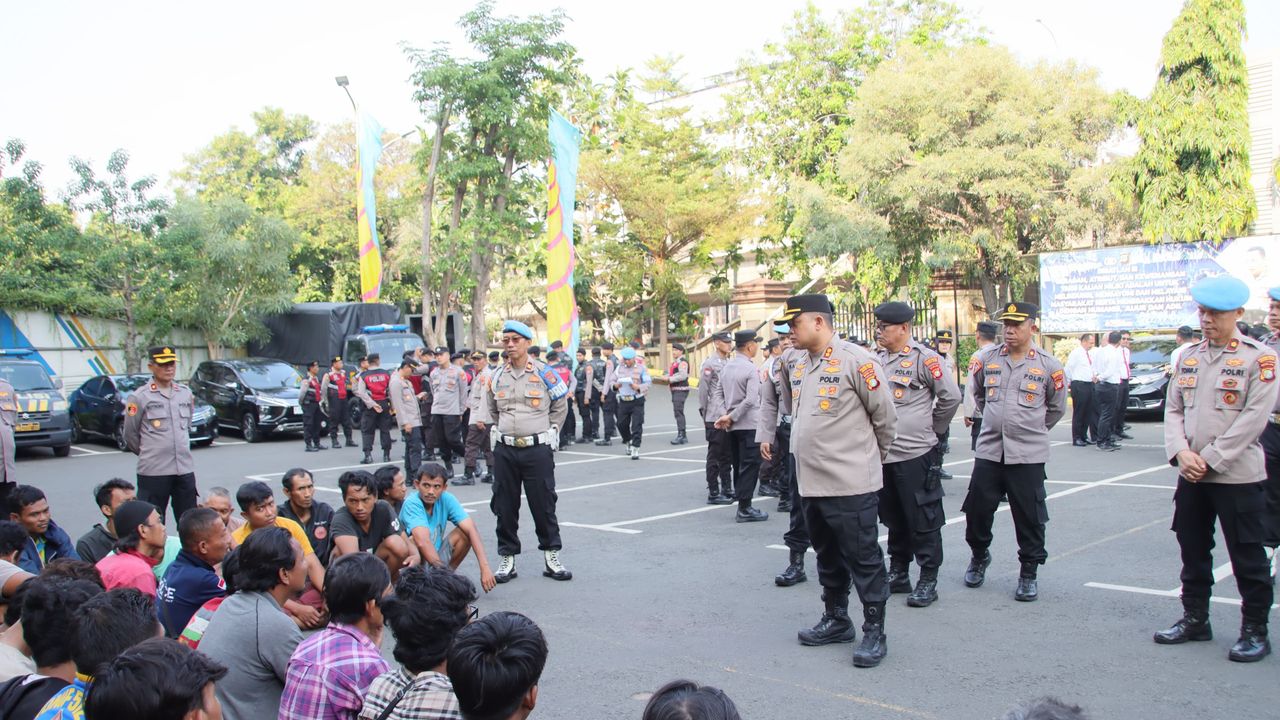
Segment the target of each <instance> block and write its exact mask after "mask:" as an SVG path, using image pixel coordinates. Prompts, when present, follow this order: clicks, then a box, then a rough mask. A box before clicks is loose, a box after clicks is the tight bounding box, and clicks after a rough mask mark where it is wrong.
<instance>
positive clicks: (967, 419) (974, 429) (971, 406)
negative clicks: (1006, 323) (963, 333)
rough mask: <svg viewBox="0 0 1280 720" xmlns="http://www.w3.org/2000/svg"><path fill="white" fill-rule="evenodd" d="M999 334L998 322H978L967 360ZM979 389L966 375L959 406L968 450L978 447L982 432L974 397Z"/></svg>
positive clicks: (980, 415)
mask: <svg viewBox="0 0 1280 720" xmlns="http://www.w3.org/2000/svg"><path fill="white" fill-rule="evenodd" d="M999 334H1000V325H999V324H998V323H994V322H991V321H990V320H983V321H982V322H980V323H978V332H977V333H975V335H974V340H975V341H977V344H978V349H977V350H975V351H974V352H973V355H970V356H969V362H970V363H972V362H973V358H975V357H977V355H978V353H980V352H982V351H983V350H985V349H987V348H988V347H989V346H991V345H994V344H996V337H997V336H998V335H999ZM967 366H968V365H967V364H966V367H967ZM980 389H981V388H978V387H975V386H974V384H973V383H971V382H969V381H968V378H967V377H966V379H965V383H964V400H963V402H962V403H961V405H960V406H961V408H962V410H961V413H962V414H963V416H964V424H965V427H967V428H969V449H970V450H977V449H978V435H979V434H980V433H981V432H982V413H981V412H980V411H979V410H978V402H977V399H976V393H977V391H978V390H980Z"/></svg>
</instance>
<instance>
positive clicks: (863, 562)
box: [800, 492, 889, 607]
mask: <svg viewBox="0 0 1280 720" xmlns="http://www.w3.org/2000/svg"><path fill="white" fill-rule="evenodd" d="M800 502H801V503H802V505H803V507H804V521H805V526H806V527H807V528H808V529H809V535H810V537H811V538H812V539H813V550H814V552H815V553H817V556H818V583H819V584H821V585H822V597H823V599H825V600H827V601H830V602H835V603H839V604H846V603H848V601H849V586H850V584H852V585H853V587H854V588H855V589H857V591H858V599H859V600H861V601H862V605H863V606H864V607H866V606H868V605H876V604H880V603H884V602H885V601H887V600H888V599H889V583H888V578H887V573H886V572H885V568H884V554H883V553H882V552H881V551H880V543H879V541H878V540H877V539H876V538H877V537H879V533H880V524H879V522H878V521H877V520H876V514H877V513H876V507H877V505H878V504H879V496H878V495H876V493H873V492H870V493H863V494H861V495H842V496H837V497H806V498H801V500H800Z"/></svg>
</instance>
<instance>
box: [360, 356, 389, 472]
mask: <svg viewBox="0 0 1280 720" xmlns="http://www.w3.org/2000/svg"><path fill="white" fill-rule="evenodd" d="M381 359H382V358H381V357H380V356H379V355H378V354H377V353H371V354H370V355H369V365H370V367H369V369H368V370H365V371H364V372H362V373H360V379H359V380H357V381H356V397H358V398H360V401H361V402H363V403H364V415H362V416H361V417H360V439H361V441H362V449H363V450H364V458H363V459H361V460H360V462H361V463H364V464H366V465H367V464H369V463H371V462H373V434H374V432H380V433H381V434H382V462H391V428H392V426H394V425H395V424H396V423H395V420H394V419H393V418H392V417H391V415H392V412H391V396H390V387H391V373H389V372H387V371H386V370H383V369H382V368H381V367H378V366H377V365H378V362H379V361H380V360H381Z"/></svg>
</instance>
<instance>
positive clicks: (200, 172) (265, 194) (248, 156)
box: [173, 107, 315, 214]
mask: <svg viewBox="0 0 1280 720" xmlns="http://www.w3.org/2000/svg"><path fill="white" fill-rule="evenodd" d="M253 123H254V132H253V133H252V134H249V133H246V132H244V131H242V130H240V129H238V128H232V129H231V130H229V131H228V132H226V133H225V134H223V135H219V136H218V137H216V138H214V139H213V141H212V142H210V143H209V144H208V145H207V146H206V147H204V148H203V149H201V150H200V151H199V152H196V153H195V154H194V155H188V156H187V157H186V162H187V164H186V166H185V167H183V168H181V169H179V170H178V171H176V172H175V173H174V174H173V176H174V179H175V180H178V181H179V182H181V183H182V184H183V188H184V189H185V190H186V191H188V192H189V193H191V194H196V195H200V196H202V197H204V198H206V199H210V200H212V199H214V198H221V197H234V198H239V199H241V200H244V201H245V202H247V203H249V204H250V205H252V206H253V207H255V208H257V209H259V210H266V211H269V212H275V213H277V214H280V213H282V211H283V205H282V202H281V195H282V194H283V192H284V189H285V188H287V187H290V186H292V185H295V184H296V183H297V182H298V176H299V173H300V172H301V171H302V164H303V159H304V158H305V155H306V153H305V146H306V143H307V142H309V141H311V140H312V139H313V138H314V137H315V123H313V122H312V121H311V119H310V118H308V117H307V116H305V115H286V114H285V112H284V110H281V109H280V108H273V107H267V108H263V109H262V110H259V111H258V112H255V113H253Z"/></svg>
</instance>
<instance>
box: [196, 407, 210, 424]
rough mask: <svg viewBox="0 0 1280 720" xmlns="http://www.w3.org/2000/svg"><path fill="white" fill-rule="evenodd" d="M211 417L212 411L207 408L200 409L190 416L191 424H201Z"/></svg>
mask: <svg viewBox="0 0 1280 720" xmlns="http://www.w3.org/2000/svg"><path fill="white" fill-rule="evenodd" d="M212 416H213V410H212V409H209V408H201V409H199V410H197V411H195V412H194V413H192V414H191V420H192V422H197V423H202V422H204V421H205V420H208V419H209V418H210V417H212Z"/></svg>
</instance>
